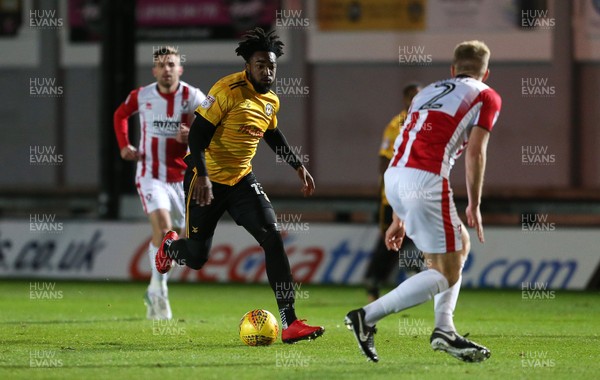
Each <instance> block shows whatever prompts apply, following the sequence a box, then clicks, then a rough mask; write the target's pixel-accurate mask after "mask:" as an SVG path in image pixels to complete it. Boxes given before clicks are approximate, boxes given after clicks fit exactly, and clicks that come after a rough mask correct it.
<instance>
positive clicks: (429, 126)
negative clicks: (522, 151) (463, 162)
mask: <svg viewBox="0 0 600 380" xmlns="http://www.w3.org/2000/svg"><path fill="white" fill-rule="evenodd" d="M501 105H502V99H501V98H500V95H498V93H497V92H496V91H494V90H493V89H492V88H491V87H489V86H488V85H486V84H485V83H483V82H481V81H478V80H476V79H473V78H469V77H456V78H452V79H447V80H443V81H440V82H435V83H432V84H430V85H429V86H427V87H425V88H424V89H423V90H421V91H420V92H419V93H418V94H417V95H416V96H415V97H414V98H413V100H412V104H411V106H410V109H409V111H408V116H407V118H406V121H405V122H404V127H403V128H402V132H401V133H400V135H398V138H397V139H396V142H395V144H394V157H393V158H392V160H391V162H390V166H398V167H409V168H416V169H421V170H425V171H428V172H431V173H434V174H438V175H440V176H442V177H444V178H446V179H448V177H449V176H450V170H451V169H452V166H453V165H454V162H455V161H456V159H457V158H458V157H459V156H460V155H461V154H462V152H463V151H464V150H465V148H466V146H467V143H468V139H469V132H470V130H471V128H472V127H473V126H475V125H477V126H479V127H482V128H485V129H486V130H488V131H491V130H492V128H493V127H494V124H495V123H496V120H497V119H498V115H499V114H500V108H501Z"/></svg>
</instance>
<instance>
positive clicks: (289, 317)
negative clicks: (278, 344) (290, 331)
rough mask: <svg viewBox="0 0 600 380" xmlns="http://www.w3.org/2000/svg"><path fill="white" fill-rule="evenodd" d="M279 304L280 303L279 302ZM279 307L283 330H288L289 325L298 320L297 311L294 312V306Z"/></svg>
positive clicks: (284, 305) (281, 305) (290, 304)
mask: <svg viewBox="0 0 600 380" xmlns="http://www.w3.org/2000/svg"><path fill="white" fill-rule="evenodd" d="M278 303H279V302H278ZM278 306H279V315H280V316H281V328H282V329H284V330H285V329H287V328H288V326H289V325H291V324H292V323H294V321H295V320H296V319H298V318H297V317H296V310H294V304H293V303H289V304H280V305H278Z"/></svg>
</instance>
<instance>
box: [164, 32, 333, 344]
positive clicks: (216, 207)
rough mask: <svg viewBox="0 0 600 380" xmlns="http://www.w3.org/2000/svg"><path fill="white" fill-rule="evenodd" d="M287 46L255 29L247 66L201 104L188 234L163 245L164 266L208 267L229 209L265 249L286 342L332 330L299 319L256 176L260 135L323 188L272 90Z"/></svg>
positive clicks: (247, 44)
mask: <svg viewBox="0 0 600 380" xmlns="http://www.w3.org/2000/svg"><path fill="white" fill-rule="evenodd" d="M282 47H283V43H282V42H281V41H279V37H278V36H277V35H275V34H274V33H273V32H269V33H265V32H264V31H263V30H262V29H261V28H255V29H253V30H250V31H248V33H247V34H245V35H244V40H243V41H242V42H240V43H239V46H238V48H237V49H236V53H237V54H238V55H241V56H242V57H243V58H244V60H245V61H246V65H245V70H244V71H242V72H239V73H234V74H231V75H228V76H226V77H224V78H222V79H220V80H219V81H218V82H217V83H216V84H215V85H214V86H213V87H212V88H211V89H210V91H209V93H208V96H207V97H206V99H205V100H204V101H203V102H202V103H200V106H199V107H198V108H197V109H196V119H195V120H194V123H193V124H192V127H191V129H190V134H189V139H188V143H189V148H190V155H188V156H187V157H186V162H187V164H188V169H187V171H186V175H185V180H184V189H185V193H186V205H187V210H186V211H187V212H186V216H187V220H186V226H187V234H188V238H187V239H179V240H177V238H178V236H177V234H176V233H175V232H173V231H170V232H168V233H167V234H166V235H165V237H164V239H163V242H162V244H161V246H160V247H159V249H158V253H157V256H156V257H157V259H156V267H157V270H158V271H159V272H161V273H166V272H167V271H168V270H169V269H170V268H171V266H172V264H173V260H174V261H176V262H177V263H178V264H181V265H187V266H188V267H190V268H193V269H200V268H202V266H203V265H204V264H205V263H206V261H207V260H208V255H209V252H210V248H211V243H212V237H213V234H214V230H215V227H216V226H217V222H218V221H219V219H220V218H221V216H222V215H223V213H225V211H227V212H228V213H229V214H230V215H231V217H232V218H233V219H234V220H235V222H236V223H237V224H238V225H241V226H243V227H244V228H245V229H246V230H247V231H248V232H249V233H250V234H251V235H252V236H253V237H254V238H255V239H256V241H257V242H258V243H259V244H260V245H261V246H262V248H263V249H264V251H265V264H266V272H267V277H268V279H269V283H270V285H271V288H272V289H273V292H274V293H275V298H276V300H277V306H278V308H279V314H280V316H281V322H282V327H283V331H282V333H281V339H282V340H283V342H284V343H294V342H296V341H299V340H304V339H314V338H317V337H319V336H321V335H322V334H323V332H324V328H323V327H320V326H309V325H307V324H305V323H304V322H303V320H299V319H298V318H297V317H296V313H295V311H294V292H290V291H286V290H287V289H294V287H293V278H292V273H291V270H290V264H289V261H288V258H287V255H286V253H285V249H284V245H283V240H282V238H281V233H280V231H279V228H278V226H277V219H276V216H275V211H274V210H273V206H272V205H271V202H270V201H269V198H268V197H267V196H266V194H265V193H264V192H263V189H262V186H261V185H260V183H259V182H258V181H257V180H256V177H255V176H254V174H253V173H252V164H251V160H252V158H253V157H254V154H255V153H256V148H257V146H258V143H259V141H260V139H261V138H262V139H264V140H265V141H266V142H267V144H268V145H269V146H270V147H271V149H273V151H275V152H276V153H277V154H279V155H280V156H282V157H283V158H284V159H285V161H286V162H287V163H289V164H290V166H291V167H292V168H294V170H296V172H297V174H298V176H299V177H300V180H301V182H302V185H303V188H302V191H303V193H304V195H305V196H308V195H311V194H312V193H313V191H314V189H315V184H314V181H313V178H312V176H311V175H310V173H309V172H308V170H306V168H305V167H304V165H302V162H301V161H300V159H299V158H298V157H297V156H296V155H295V154H294V153H292V150H291V149H290V146H289V145H288V143H287V141H286V139H285V137H284V136H283V133H282V132H281V131H280V129H279V128H278V126H277V112H278V111H279V99H278V97H277V95H276V94H275V93H274V92H273V91H271V90H270V88H271V85H272V84H273V83H274V81H275V75H276V71H277V57H279V56H281V55H282V54H283V50H282Z"/></svg>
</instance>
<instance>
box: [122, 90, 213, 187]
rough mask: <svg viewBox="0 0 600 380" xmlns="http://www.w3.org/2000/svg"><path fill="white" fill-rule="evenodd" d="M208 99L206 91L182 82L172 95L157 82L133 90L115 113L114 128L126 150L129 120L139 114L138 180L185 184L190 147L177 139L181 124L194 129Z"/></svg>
mask: <svg viewBox="0 0 600 380" xmlns="http://www.w3.org/2000/svg"><path fill="white" fill-rule="evenodd" d="M204 98H205V96H204V94H203V93H202V91H200V90H199V89H197V88H195V87H192V86H190V85H189V84H187V83H185V82H182V81H179V87H178V88H177V91H175V92H174V93H172V94H162V93H160V92H159V91H158V85H157V83H156V82H155V83H152V84H150V85H148V86H145V87H140V88H138V89H136V90H133V91H131V93H130V94H129V96H128V97H127V99H126V100H125V102H123V103H122V104H121V105H120V106H119V108H118V109H117V111H116V112H115V114H114V128H115V133H116V135H117V140H118V142H119V148H120V149H123V148H124V147H126V146H127V145H129V138H128V136H127V130H128V123H127V119H129V117H130V116H131V115H133V114H134V113H136V112H137V113H139V116H140V143H139V146H138V151H139V153H140V156H141V158H140V160H139V161H138V164H137V172H136V177H145V178H155V179H158V180H161V181H164V182H180V181H183V176H184V173H185V168H186V164H185V162H183V157H184V156H185V155H186V153H187V145H186V144H181V143H179V142H177V141H176V140H175V137H176V135H177V131H178V130H179V127H180V125H181V124H186V125H187V126H188V127H190V125H191V122H192V120H193V117H194V110H195V109H196V108H197V107H198V106H199V105H200V103H201V102H202V101H203V100H204Z"/></svg>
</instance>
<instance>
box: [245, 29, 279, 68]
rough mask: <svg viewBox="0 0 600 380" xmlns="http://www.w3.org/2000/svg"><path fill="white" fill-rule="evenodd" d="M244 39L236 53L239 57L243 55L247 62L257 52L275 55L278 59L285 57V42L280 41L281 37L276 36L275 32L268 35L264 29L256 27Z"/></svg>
mask: <svg viewBox="0 0 600 380" xmlns="http://www.w3.org/2000/svg"><path fill="white" fill-rule="evenodd" d="M242 37H243V38H244V41H242V42H240V43H239V46H238V47H237V49H235V52H236V53H237V55H241V56H242V57H243V58H244V60H245V61H246V62H248V61H249V60H250V57H252V54H254V53H255V52H257V51H269V52H272V53H275V56H276V57H277V58H279V57H280V56H282V55H283V42H281V41H279V36H278V35H276V34H275V31H274V30H272V31H270V32H268V33H267V32H265V31H264V30H263V29H262V28H259V27H256V28H254V29H251V30H248V31H247V32H246V33H245V34H244V35H243V36H242Z"/></svg>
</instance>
